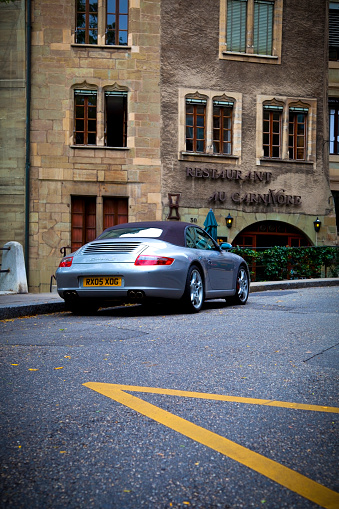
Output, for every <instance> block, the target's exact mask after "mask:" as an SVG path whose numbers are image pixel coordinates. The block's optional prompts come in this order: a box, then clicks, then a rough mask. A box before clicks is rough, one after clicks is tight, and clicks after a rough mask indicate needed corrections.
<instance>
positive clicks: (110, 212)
mask: <svg viewBox="0 0 339 509" xmlns="http://www.w3.org/2000/svg"><path fill="white" fill-rule="evenodd" d="M103 209H104V230H105V229H106V228H109V227H110V226H116V225H117V224H122V223H127V222H128V199H127V198H104V202H103Z"/></svg>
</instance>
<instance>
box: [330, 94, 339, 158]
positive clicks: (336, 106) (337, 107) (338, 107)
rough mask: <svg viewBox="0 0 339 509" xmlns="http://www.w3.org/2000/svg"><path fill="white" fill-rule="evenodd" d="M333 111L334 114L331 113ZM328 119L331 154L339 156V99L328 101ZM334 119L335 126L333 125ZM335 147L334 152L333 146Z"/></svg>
mask: <svg viewBox="0 0 339 509" xmlns="http://www.w3.org/2000/svg"><path fill="white" fill-rule="evenodd" d="M331 110H333V114H332V113H331ZM328 118H329V154H330V155H333V156H337V155H339V98H335V97H333V98H332V97H330V98H329V100H328ZM332 118H333V125H331V124H332ZM332 145H333V150H331V146H332Z"/></svg>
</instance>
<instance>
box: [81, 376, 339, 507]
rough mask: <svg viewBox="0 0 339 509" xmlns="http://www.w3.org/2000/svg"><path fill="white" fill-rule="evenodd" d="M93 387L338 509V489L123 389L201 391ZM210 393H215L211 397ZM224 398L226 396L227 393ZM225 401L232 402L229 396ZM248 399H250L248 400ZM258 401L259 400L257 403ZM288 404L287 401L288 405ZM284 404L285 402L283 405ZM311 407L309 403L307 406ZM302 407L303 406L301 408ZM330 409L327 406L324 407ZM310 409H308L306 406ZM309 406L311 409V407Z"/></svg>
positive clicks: (106, 385)
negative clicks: (316, 480)
mask: <svg viewBox="0 0 339 509" xmlns="http://www.w3.org/2000/svg"><path fill="white" fill-rule="evenodd" d="M84 385H85V386H86V387H88V388H89V389H92V390H94V391H96V392H98V393H100V394H103V395H104V396H107V397H109V398H111V399H113V400H115V401H117V402H118V403H121V404H122V405H125V406H127V407H128V408H131V409H132V410H135V411H136V412H139V413H140V414H142V415H145V416H146V417H149V418H150V419H153V420H155V421H157V422H159V423H161V424H163V425H164V426H167V427H168V428H170V429H173V430H175V431H177V432H179V433H181V434H182V435H184V436H186V437H188V438H191V439H192V440H195V441H196V442H199V443H201V444H203V445H206V446H207V447H209V448H211V449H213V450H215V451H218V452H220V453H221V454H224V455H225V456H228V457H229V458H232V459H233V460H235V461H238V462H239V463H241V464H243V465H245V466H247V467H249V468H251V469H252V470H255V471H256V472H258V473H260V474H262V475H264V476H266V477H268V478H269V479H272V480H273V481H275V482H277V483H279V484H281V485H282V486H285V487H286V488H288V489H289V490H292V491H294V492H295V493H298V494H299V495H301V496H302V497H304V498H307V499H309V500H311V501H312V502H315V503H316V504H318V505H320V506H322V507H324V508H326V509H337V508H338V507H339V494H338V493H336V492H335V491H332V490H330V489H329V488H326V487H325V486H323V485H321V484H319V483H317V482H315V481H312V480H311V479H308V478H307V477H305V476H303V475H301V474H299V473H298V472H295V471H294V470H291V469H289V468H287V467H284V466H283V465H280V464H279V463H277V462H275V461H273V460H270V459H269V458H266V457H265V456H262V455H260V454H258V453H256V452H253V451H251V450H249V449H247V448H246V447H243V446H241V445H238V444H236V443H235V442H232V441H231V440H228V439H227V438H224V437H222V436H220V435H217V434H216V433H213V432H211V431H209V430H207V429H205V428H202V427H200V426H197V425H195V424H193V423H192V422H189V421H187V420H185V419H182V418H181V417H178V416H177V415H174V414H171V413H170V412H167V411H166V410H163V409H162V408H159V407H157V406H155V405H152V404H150V403H148V402H146V401H144V400H142V399H140V398H137V397H135V396H132V395H131V394H127V393H126V392H123V391H124V390H129V391H135V392H136V391H138V392H148V393H156V394H171V395H175V396H184V397H187V395H189V394H191V395H193V394H200V396H188V397H200V398H202V397H203V396H202V393H187V392H185V391H170V392H168V391H167V390H165V389H155V388H150V387H149V388H146V387H135V386H127V385H116V384H107V383H95V382H88V383H85V384H84ZM210 396H214V397H213V398H211V397H210ZM216 396H218V395H208V394H205V399H216V400H217V399H218V400H220V398H217V397H216ZM222 398H225V396H223V397H222ZM222 400H223V401H230V400H229V399H227V400H225V399H222ZM235 400H236V401H240V402H241V403H245V402H246V403H250V402H251V401H252V400H251V399H250V398H235V399H233V398H232V400H231V401H235ZM244 400H246V401H244ZM253 401H262V402H263V403H261V404H267V403H264V402H265V400H253ZM255 404H258V403H255ZM286 405H287V404H286ZM279 406H281V405H279ZM303 406H305V407H306V406H308V405H303ZM287 408H297V407H287ZM298 408H299V407H298ZM324 408H327V407H324ZM305 409H306V408H305ZM307 409H309V408H307Z"/></svg>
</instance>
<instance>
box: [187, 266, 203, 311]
mask: <svg viewBox="0 0 339 509" xmlns="http://www.w3.org/2000/svg"><path fill="white" fill-rule="evenodd" d="M203 302H204V282H203V278H202V275H201V271H200V269H199V268H198V267H196V266H195V265H192V267H190V269H189V271H188V274H187V279H186V286H185V292H184V296H183V303H184V306H185V308H186V310H187V311H188V312H190V313H198V312H199V311H200V309H201V308H202V305H203Z"/></svg>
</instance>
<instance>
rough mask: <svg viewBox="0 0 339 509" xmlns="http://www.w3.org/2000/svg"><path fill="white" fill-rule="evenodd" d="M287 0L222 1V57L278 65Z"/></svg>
mask: <svg viewBox="0 0 339 509" xmlns="http://www.w3.org/2000/svg"><path fill="white" fill-rule="evenodd" d="M282 8H283V0H220V37H219V48H220V51H219V57H220V58H225V59H229V60H244V61H257V62H260V63H270V64H277V63H280V59H281V40H282Z"/></svg>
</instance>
